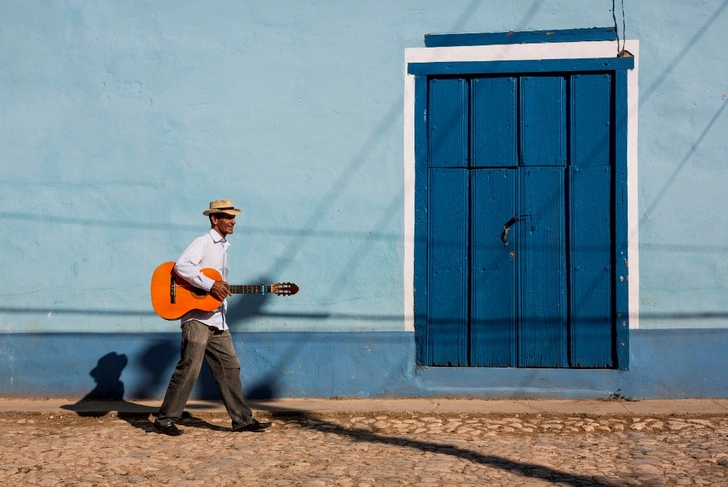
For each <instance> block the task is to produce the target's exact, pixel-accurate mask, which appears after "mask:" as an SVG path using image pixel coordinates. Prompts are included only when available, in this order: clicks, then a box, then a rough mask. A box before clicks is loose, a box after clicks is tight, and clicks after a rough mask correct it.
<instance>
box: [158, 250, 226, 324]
mask: <svg viewBox="0 0 728 487" xmlns="http://www.w3.org/2000/svg"><path fill="white" fill-rule="evenodd" d="M202 273H203V274H204V275H206V276H207V277H209V278H210V279H213V280H215V281H219V280H221V279H222V276H221V275H220V273H219V272H217V271H216V270H215V269H209V268H208V269H202ZM172 286H173V287H174V291H172ZM172 292H173V293H174V299H172V298H171V295H172ZM151 296H152V307H154V311H155V312H156V313H157V314H158V315H159V316H161V317H162V318H164V319H165V320H178V319H180V318H181V317H182V316H183V315H185V314H186V313H187V312H189V311H192V310H193V309H197V310H200V311H215V310H216V309H217V308H219V307H220V304H222V301H219V300H218V299H215V298H214V297H213V296H212V295H211V294H209V293H207V292H205V291H203V290H202V289H200V288H196V287H194V286H193V285H191V284H190V283H188V282H187V281H185V280H184V279H182V278H181V277H179V276H178V275H177V274H176V273H175V272H174V262H165V263H164V264H162V265H160V266H159V267H157V269H156V270H155V271H154V274H152V286H151ZM172 301H174V302H172Z"/></svg>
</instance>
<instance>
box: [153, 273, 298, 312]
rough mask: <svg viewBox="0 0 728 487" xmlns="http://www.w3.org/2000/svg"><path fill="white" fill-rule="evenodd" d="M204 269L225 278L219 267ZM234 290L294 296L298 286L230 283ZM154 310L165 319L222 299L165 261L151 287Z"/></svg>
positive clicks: (213, 306) (211, 307)
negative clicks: (198, 286)
mask: <svg viewBox="0 0 728 487" xmlns="http://www.w3.org/2000/svg"><path fill="white" fill-rule="evenodd" d="M202 273H203V274H204V275H206V276H207V277H209V278H210V279H212V280H213V281H221V280H222V276H221V275H220V273H219V272H217V271H216V270H215V269H210V268H207V269H202ZM228 290H229V291H230V292H231V293H233V294H265V293H272V294H275V295H277V296H292V295H294V294H296V293H297V292H298V286H296V285H295V284H293V283H292V282H279V283H276V284H271V285H263V284H250V285H234V284H233V285H230V284H229V285H228ZM150 295H151V298H152V307H153V308H154V312H155V313H157V314H158V315H159V316H161V317H162V318H164V319H165V320H178V319H180V318H181V317H182V316H184V315H185V314H186V313H188V312H190V311H192V310H195V309H196V310H200V311H208V312H210V311H215V310H216V309H217V308H219V307H220V304H222V301H220V300H219V299H217V298H215V297H213V296H212V295H211V294H210V293H208V292H207V291H203V290H202V289H200V288H197V287H195V286H193V285H192V284H190V283H189V282H187V281H185V280H184V279H183V278H181V277H180V276H178V275H177V273H176V272H174V262H165V263H164V264H161V265H160V266H159V267H157V268H156V269H155V270H154V273H153V274H152V285H151V289H150Z"/></svg>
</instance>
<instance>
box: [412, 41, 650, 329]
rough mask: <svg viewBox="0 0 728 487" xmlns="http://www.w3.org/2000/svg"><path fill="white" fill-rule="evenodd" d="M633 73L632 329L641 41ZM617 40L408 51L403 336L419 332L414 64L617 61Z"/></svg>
mask: <svg viewBox="0 0 728 487" xmlns="http://www.w3.org/2000/svg"><path fill="white" fill-rule="evenodd" d="M625 49H627V50H628V51H629V52H631V53H632V54H634V57H635V59H634V69H631V70H629V71H628V72H627V106H628V108H627V110H628V121H627V124H628V125H627V198H628V202H627V219H628V223H627V225H628V242H627V251H628V253H629V309H630V321H629V324H630V326H629V327H630V328H631V329H636V328H639V226H638V215H639V213H638V208H637V194H638V193H637V192H638V184H637V168H638V165H637V156H638V152H637V122H638V117H637V115H638V111H639V110H638V108H639V92H638V84H637V80H638V73H639V41H638V40H628V41H626V43H625ZM616 52H617V43H616V41H598V42H563V43H540V44H515V45H494V46H462V47H433V48H427V47H416V48H409V49H405V52H404V59H405V62H404V69H405V76H404V331H414V329H415V317H414V262H415V258H414V251H415V245H414V235H415V127H414V122H415V119H414V113H415V79H414V76H413V75H410V74H409V73H408V72H407V70H408V66H409V63H435V62H455V61H506V60H539V59H577V58H599V57H614V56H615V54H616Z"/></svg>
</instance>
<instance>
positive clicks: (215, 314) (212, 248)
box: [154, 199, 271, 436]
mask: <svg viewBox="0 0 728 487" xmlns="http://www.w3.org/2000/svg"><path fill="white" fill-rule="evenodd" d="M240 213H241V211H240V210H239V209H237V208H235V207H234V205H233V202H232V200H229V199H225V200H216V201H212V202H210V207H209V208H208V209H207V210H205V211H204V212H203V213H202V214H203V215H205V216H207V217H208V218H209V219H210V230H209V231H208V232H207V233H205V234H204V235H202V236H200V237H198V238H196V239H195V240H194V241H193V242H192V243H191V244H190V245H189V247H187V249H186V250H185V251H184V252H182V255H181V256H180V258H179V259H177V262H176V263H175V266H174V270H175V272H176V273H177V275H178V276H180V277H182V278H183V279H185V280H186V281H187V282H189V283H190V284H191V285H193V286H195V287H198V288H200V289H202V290H204V291H206V292H209V293H210V294H211V295H212V296H214V297H215V298H217V299H219V300H220V301H221V304H220V307H219V308H217V309H216V310H215V311H212V312H206V311H199V310H193V311H190V312H189V313H187V314H185V315H184V316H182V318H181V322H182V347H181V352H180V360H179V363H178V364H177V367H176V368H175V370H174V373H173V374H172V378H171V379H170V381H169V386H168V387H167V393H166V394H165V396H164V401H163V402H162V406H161V407H160V408H159V416H158V417H157V419H156V421H155V422H154V427H155V428H156V429H157V430H158V431H160V432H162V433H164V434H167V435H170V436H179V435H181V434H182V430H180V429H179V428H178V427H177V425H176V424H175V422H176V421H177V420H179V418H180V417H181V416H182V413H183V411H184V408H185V404H186V403H187V400H188V399H189V397H190V394H191V393H192V388H193V387H194V385H195V382H196V381H197V377H198V376H199V374H200V368H201V367H202V359H203V358H204V359H206V360H207V364H208V365H209V366H210V370H211V371H212V375H213V377H214V378H215V382H216V383H217V386H218V388H219V389H220V393H221V395H222V400H223V403H224V404H225V409H227V412H228V414H229V415H230V418H231V419H232V427H233V431H262V430H264V429H266V428H268V427H269V426H270V425H271V423H263V422H260V421H258V420H257V419H255V418H253V412H252V411H251V410H250V408H249V407H248V405H247V404H246V403H245V400H244V398H243V386H242V383H241V382H240V360H239V359H238V356H237V354H236V353H235V348H234V347H233V341H232V337H231V335H230V329H229V328H228V325H227V322H226V321H225V313H226V311H227V301H226V298H227V297H228V296H231V295H232V293H230V291H229V290H228V288H227V282H225V279H226V278H227V271H228V266H227V249H228V247H229V246H230V244H229V243H228V241H227V239H226V237H227V236H228V235H230V234H232V233H233V228H234V226H235V216H236V215H239V214H240ZM205 268H213V269H215V270H217V271H218V272H219V273H220V275H221V276H222V280H220V281H214V280H212V279H210V278H209V277H207V276H205V275H204V274H203V273H202V272H201V270H202V269H205Z"/></svg>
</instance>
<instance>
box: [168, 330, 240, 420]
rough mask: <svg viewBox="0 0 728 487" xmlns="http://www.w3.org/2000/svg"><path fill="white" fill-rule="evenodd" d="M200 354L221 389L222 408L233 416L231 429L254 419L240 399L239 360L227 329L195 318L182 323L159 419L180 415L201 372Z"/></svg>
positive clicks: (174, 417)
mask: <svg viewBox="0 0 728 487" xmlns="http://www.w3.org/2000/svg"><path fill="white" fill-rule="evenodd" d="M203 358H204V359H205V360H207V365H209V366H210V370H211V371H212V376H213V377H214V379H215V382H217V387H218V388H219V389H220V393H221V395H222V401H223V403H224V404H225V409H227V412H228V414H229V415H230V418H231V419H232V420H233V429H237V428H240V427H243V426H245V425H246V424H250V423H251V422H252V421H253V412H252V411H251V410H250V408H249V407H248V405H247V404H245V400H244V399H243V385H242V383H241V382H240V360H239V359H238V356H237V354H236V353H235V348H234V347H233V339H232V336H231V335H230V331H229V330H225V331H222V330H219V329H217V328H215V327H210V326H207V325H205V324H203V323H200V322H199V321H196V320H192V321H187V322H185V323H183V324H182V347H181V352H180V360H179V363H178V364H177V367H176V368H175V370H174V373H173V374H172V378H171V379H170V381H169V386H168V387H167V393H166V394H165V395H164V401H163V402H162V406H161V407H160V408H159V417H158V418H157V419H158V421H159V422H161V423H170V422H174V421H176V420H178V419H179V418H180V417H181V416H182V413H183V412H184V409H185V404H187V400H188V399H189V398H190V394H191V393H192V388H193V387H194V385H195V382H196V381H197V377H198V376H199V375H200V368H201V367H202V359H203Z"/></svg>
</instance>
